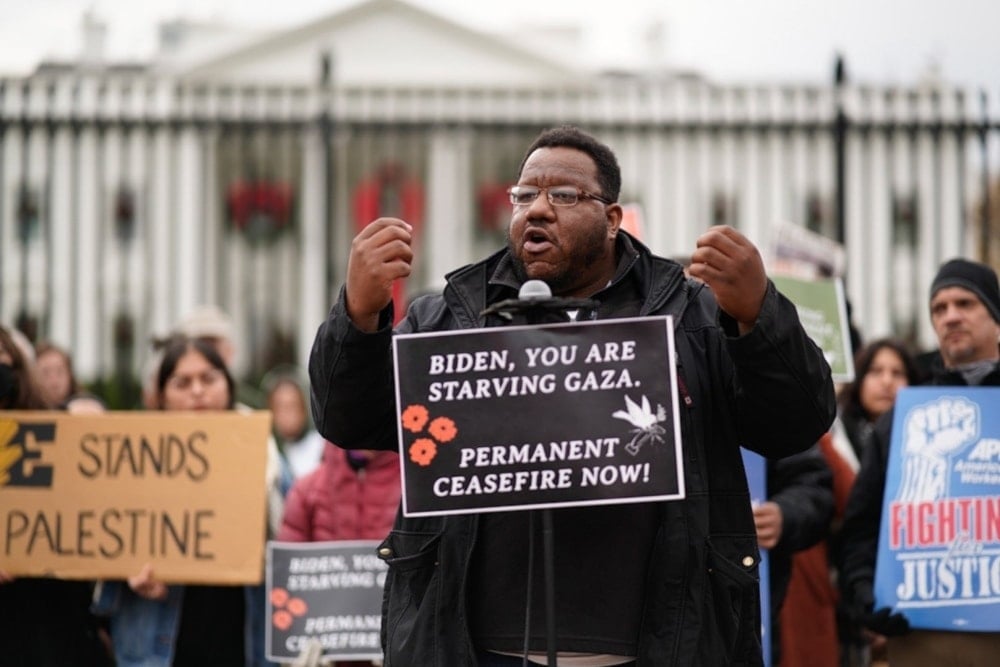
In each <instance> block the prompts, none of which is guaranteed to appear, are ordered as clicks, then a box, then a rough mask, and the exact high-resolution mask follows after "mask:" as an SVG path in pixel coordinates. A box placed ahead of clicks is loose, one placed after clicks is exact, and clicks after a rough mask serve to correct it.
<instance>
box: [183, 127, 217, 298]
mask: <svg viewBox="0 0 1000 667" xmlns="http://www.w3.org/2000/svg"><path fill="white" fill-rule="evenodd" d="M199 136H200V137H201V145H200V154H199V157H198V164H199V165H201V166H200V169H201V173H202V178H201V183H200V185H199V192H198V201H199V202H200V212H201V219H200V221H199V225H198V228H199V229H200V235H201V245H202V256H203V257H204V262H205V268H204V271H203V272H202V276H201V286H200V289H199V292H200V298H201V300H202V302H203V303H213V304H217V305H220V306H221V304H222V302H221V301H220V293H219V289H220V287H219V266H218V264H219V262H221V261H223V258H222V255H221V253H220V251H219V247H220V244H221V240H220V237H221V235H222V220H221V219H220V209H221V206H222V203H221V202H220V197H221V196H222V190H221V189H220V187H219V165H218V153H219V152H218V146H219V142H218V135H217V134H216V133H214V132H208V131H202V132H200V134H199ZM182 317H183V315H182Z"/></svg>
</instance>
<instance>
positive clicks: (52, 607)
mask: <svg viewBox="0 0 1000 667" xmlns="http://www.w3.org/2000/svg"><path fill="white" fill-rule="evenodd" d="M30 351H31V350H30V348H27V349H23V348H22V347H21V346H20V345H18V344H17V343H16V342H15V340H14V337H13V336H12V334H11V332H10V331H9V330H7V329H5V328H4V327H2V326H0V489H2V487H4V486H8V485H13V484H15V483H17V481H18V480H17V477H19V476H22V475H21V472H20V471H21V466H20V462H21V461H22V460H23V459H22V457H21V448H20V447H19V446H17V445H16V444H14V443H12V442H11V439H12V438H13V437H14V434H15V433H16V431H17V428H18V426H17V422H16V421H14V420H9V419H5V418H4V412H5V411H7V410H43V409H46V408H48V407H49V406H48V404H47V403H46V402H45V400H44V399H43V398H42V391H41V389H40V387H39V386H38V383H37V381H36V379H35V372H34V368H33V359H32V358H31V357H30V356H28V355H29V354H30ZM15 470H17V473H16V474H15ZM2 504H3V503H0V505H2ZM7 509H10V508H9V507H8V508H7ZM5 514H6V512H0V516H4V515H5ZM90 593H91V583H90V582H85V581H62V580H57V579H44V578H27V577H25V578H18V579H14V578H13V577H11V576H10V575H9V574H8V573H7V572H5V571H4V565H3V560H2V557H0V664H3V665H9V666H11V667H21V666H23V667H46V666H48V665H52V666H53V667H58V666H61V665H81V666H88V665H95V666H96V665H109V664H111V660H110V656H109V655H108V654H107V651H105V650H104V647H103V646H102V644H101V642H100V640H99V639H98V626H97V623H96V620H95V619H94V618H93V617H92V616H91V615H90V613H89V612H88V611H87V607H88V605H89V603H90Z"/></svg>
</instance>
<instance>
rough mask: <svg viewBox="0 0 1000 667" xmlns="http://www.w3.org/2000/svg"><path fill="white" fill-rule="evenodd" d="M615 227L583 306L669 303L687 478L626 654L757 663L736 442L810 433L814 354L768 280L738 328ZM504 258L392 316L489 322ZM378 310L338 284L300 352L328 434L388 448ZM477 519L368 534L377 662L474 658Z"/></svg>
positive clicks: (507, 290)
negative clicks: (380, 588) (604, 275)
mask: <svg viewBox="0 0 1000 667" xmlns="http://www.w3.org/2000/svg"><path fill="white" fill-rule="evenodd" d="M618 239H619V241H618V251H619V257H620V260H619V270H618V271H617V273H616V275H615V277H614V278H613V279H612V280H611V282H610V283H609V285H608V286H607V287H606V288H605V289H603V290H601V291H600V292H598V293H597V294H595V295H593V298H594V299H596V300H597V301H599V302H600V306H599V307H598V309H597V314H598V317H599V318H601V319H606V318H611V317H634V316H647V315H649V316H651V315H673V316H674V318H675V340H676V349H677V357H676V366H677V372H678V376H679V382H678V385H679V386H678V388H677V390H678V391H679V392H680V395H681V396H682V397H683V400H682V406H681V412H682V414H681V417H680V421H681V429H682V440H683V456H684V464H685V468H684V475H685V487H686V491H687V493H686V498H685V499H684V500H681V501H674V502H663V503H660V504H659V507H658V510H659V513H660V519H659V529H658V533H657V536H656V539H655V545H654V549H653V553H652V554H651V558H650V563H651V565H650V567H649V570H648V572H647V573H646V580H647V587H646V590H647V595H646V599H645V601H644V603H643V615H642V627H641V628H640V630H639V637H638V656H637V664H638V665H639V667H654V666H655V667H664V666H669V665H706V666H714V665H760V664H762V657H761V646H760V598H759V590H758V573H757V568H758V563H759V560H760V558H759V553H758V550H757V537H756V532H755V530H754V523H753V518H752V516H751V511H750V496H749V492H748V490H747V481H746V474H745V471H744V468H743V463H742V459H741V455H740V449H739V446H740V445H741V444H742V445H744V446H746V447H748V448H749V449H752V450H754V451H757V452H759V453H761V454H763V455H765V456H769V457H781V456H786V455H789V454H793V453H795V452H799V451H802V450H804V449H806V448H808V447H809V446H810V445H812V444H813V443H815V442H816V441H817V440H818V439H819V437H820V436H821V435H822V434H823V433H824V432H825V431H826V430H827V428H828V427H829V425H830V423H831V422H832V421H833V418H834V414H835V402H834V392H833V383H832V381H831V378H830V369H829V366H828V365H827V363H826V361H825V360H824V358H823V355H822V353H821V352H820V350H819V349H818V348H817V347H816V346H815V344H814V343H813V342H812V341H811V340H810V339H809V338H808V337H807V336H806V334H805V331H804V330H803V329H802V326H801V325H800V323H799V320H798V315H797V313H796V310H795V307H794V306H793V305H792V303H791V302H790V301H788V300H787V299H786V298H784V297H783V296H781V295H780V294H779V293H778V292H777V290H776V289H775V287H774V285H773V284H771V283H770V282H769V283H768V287H767V293H766V295H765V297H764V301H763V303H762V305H761V311H760V315H759V317H758V320H757V322H756V324H755V326H754V327H753V329H752V330H751V331H749V332H747V333H746V334H745V335H743V336H739V335H738V329H737V325H736V322H735V321H734V320H732V318H730V317H728V316H727V315H725V314H724V313H721V312H720V310H719V308H718V305H717V304H716V302H715V299H714V297H713V296H712V294H711V292H710V291H709V290H708V289H707V288H705V286H704V285H702V284H701V283H698V282H697V281H693V280H689V279H687V278H685V276H684V273H683V270H682V268H681V266H680V265H679V264H677V263H676V262H673V261H670V260H667V259H663V258H659V257H655V256H654V255H652V254H651V253H650V252H649V250H648V249H646V248H645V247H644V246H642V245H641V244H639V243H638V242H635V241H633V240H631V239H630V237H628V235H627V234H624V233H621V234H619V236H618ZM509 265H510V257H509V256H508V254H507V252H506V251H501V252H498V253H496V254H494V255H492V256H491V257H489V258H487V259H486V260H483V261H481V262H478V263H476V264H472V265H469V266H466V267H463V268H461V269H458V270H457V271H454V272H452V273H451V274H449V275H448V276H447V277H446V278H447V286H446V287H445V289H444V292H443V294H440V295H430V296H425V297H422V298H420V299H417V300H416V301H414V303H413V304H412V305H411V306H410V308H409V311H408V313H407V315H406V318H405V319H404V320H403V321H402V322H401V323H400V325H399V327H398V331H400V332H423V331H448V330H455V329H469V328H474V327H484V326H499V325H500V324H502V322H501V321H500V320H499V318H494V317H491V316H485V317H484V316H482V315H481V314H480V313H481V311H482V310H483V309H484V308H485V307H486V306H487V305H489V304H492V303H496V302H497V301H499V300H502V299H506V298H512V297H516V296H517V290H518V287H519V282H517V281H516V280H514V279H513V273H512V272H511V271H509V270H505V266H507V267H509ZM392 317H393V315H392V311H391V305H390V306H389V307H387V308H386V310H384V311H383V312H382V313H381V314H380V320H379V326H380V327H381V328H380V329H379V330H378V331H376V332H374V333H366V332H362V331H360V330H358V329H357V328H356V327H354V325H353V323H352V322H351V321H350V318H349V317H348V316H347V314H346V311H345V309H344V297H343V291H342V292H341V297H340V299H339V301H338V302H337V303H336V304H335V305H334V307H333V309H332V310H331V312H330V315H329V317H328V318H327V320H326V321H325V322H324V323H323V324H322V325H321V326H320V328H319V331H318V333H317V336H316V341H315V343H314V346H313V350H312V355H311V358H310V375H311V381H312V387H313V396H312V401H313V415H314V418H315V422H316V425H317V428H318V430H319V431H320V433H322V434H323V436H324V437H326V438H327V439H328V440H330V441H331V442H336V443H338V444H340V445H341V446H344V447H351V448H359V449H396V447H397V436H396V423H397V414H398V413H397V408H396V404H395V394H394V391H393V367H392V363H393V361H392V355H391V337H392V330H391V328H390V323H391V321H392ZM478 519H479V517H478V515H476V514H463V515H452V516H434V517H420V518H415V517H411V518H407V517H403V516H402V515H400V516H399V518H398V519H397V521H396V524H395V526H394V529H393V532H392V533H391V534H390V535H389V537H388V538H387V540H386V541H385V542H384V545H383V547H382V548H381V549H380V553H381V554H382V555H383V557H384V558H385V560H386V562H387V564H388V566H389V575H388V578H387V581H386V588H385V596H384V603H383V619H382V621H383V628H382V629H383V645H384V649H385V667H401V666H403V665H419V666H421V667H455V666H457V665H475V664H476V658H475V651H476V649H475V647H474V646H473V645H472V641H471V638H470V636H469V630H468V616H467V596H468V591H469V589H470V584H469V582H468V581H467V573H468V571H469V563H470V557H471V554H472V551H473V546H474V544H475V539H476V530H477V526H478ZM597 539H599V537H597ZM623 548H627V546H626V547H623ZM601 567H602V565H600V564H595V571H597V570H599V569H600V568H601ZM581 585H585V582H581Z"/></svg>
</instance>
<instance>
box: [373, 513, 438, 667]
mask: <svg viewBox="0 0 1000 667" xmlns="http://www.w3.org/2000/svg"><path fill="white" fill-rule="evenodd" d="M440 541H441V534H440V533H416V532H407V531H400V530H394V531H392V532H391V533H389V536H388V537H387V538H386V539H385V540H384V541H383V542H382V544H380V545H379V549H378V554H379V558H381V559H382V560H383V561H385V563H386V565H388V567H389V571H388V573H387V575H386V581H385V589H384V591H383V594H382V619H383V622H382V648H383V650H384V651H385V665H386V667H389V666H390V665H406V664H417V663H411V662H410V661H412V660H414V659H419V658H418V656H421V655H424V656H427V655H430V653H428V649H429V647H427V646H421V645H420V644H419V643H418V642H420V641H421V639H423V640H424V641H427V640H428V639H430V640H431V641H433V639H432V638H433V637H434V631H433V627H434V626H433V624H434V617H435V610H436V606H437V603H436V600H437V595H436V593H435V586H433V585H432V584H433V583H434V582H436V580H437V576H438V545H439V543H440Z"/></svg>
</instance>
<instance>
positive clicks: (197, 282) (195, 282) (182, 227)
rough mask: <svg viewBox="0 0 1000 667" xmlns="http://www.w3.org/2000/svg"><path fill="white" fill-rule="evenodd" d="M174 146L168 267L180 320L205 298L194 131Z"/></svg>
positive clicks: (185, 131) (186, 132) (182, 135)
mask: <svg viewBox="0 0 1000 667" xmlns="http://www.w3.org/2000/svg"><path fill="white" fill-rule="evenodd" d="M177 143H178V146H177V190H176V193H177V194H176V196H177V217H176V220H175V223H174V227H175V229H176V245H175V246H174V247H175V248H176V251H175V253H174V255H173V257H172V258H171V259H172V261H171V264H170V266H171V273H172V280H171V286H172V288H173V290H174V298H175V303H176V316H177V317H179V318H182V317H185V316H186V315H187V314H188V313H189V312H191V311H192V310H193V309H194V307H195V306H197V305H199V304H201V303H202V301H203V300H204V298H205V297H204V293H203V290H202V286H203V285H204V271H205V255H204V250H205V246H204V233H203V232H202V229H203V225H204V220H202V218H201V215H202V208H201V201H202V186H203V183H202V178H203V174H202V163H201V145H200V142H199V141H198V135H197V133H196V130H194V129H193V128H189V127H186V128H184V129H182V130H181V131H180V136H179V137H178V142H177ZM237 347H239V344H238V343H237Z"/></svg>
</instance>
